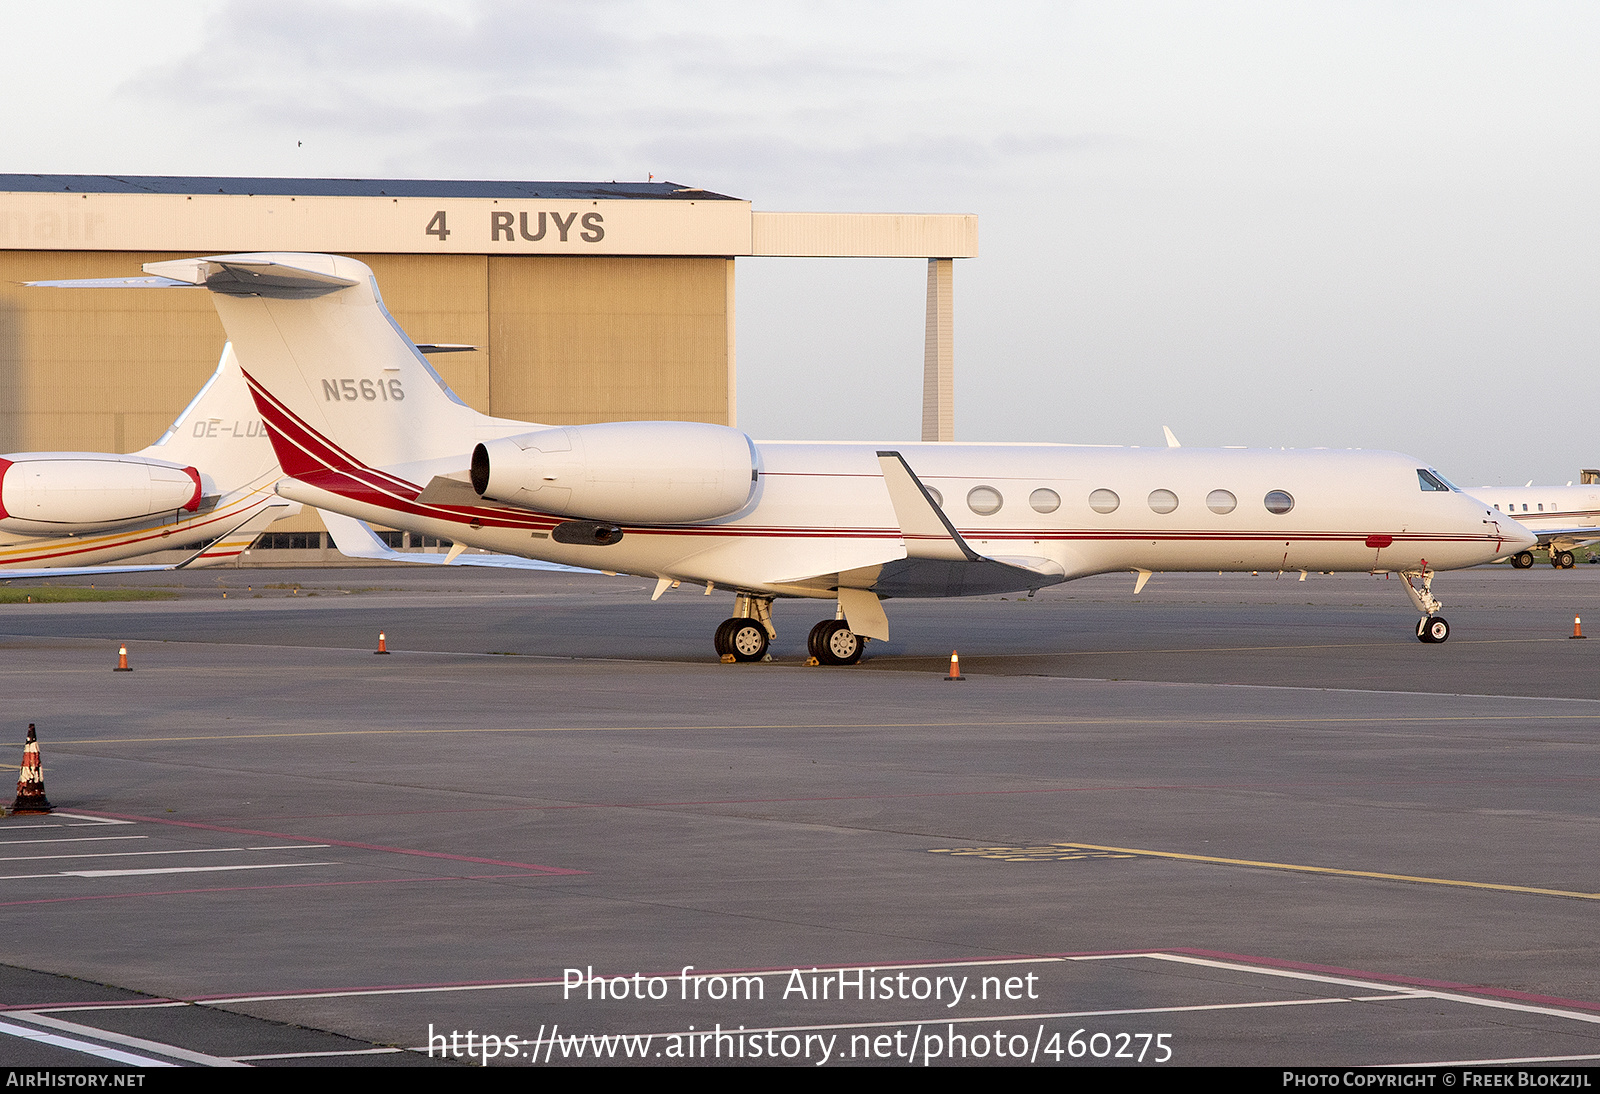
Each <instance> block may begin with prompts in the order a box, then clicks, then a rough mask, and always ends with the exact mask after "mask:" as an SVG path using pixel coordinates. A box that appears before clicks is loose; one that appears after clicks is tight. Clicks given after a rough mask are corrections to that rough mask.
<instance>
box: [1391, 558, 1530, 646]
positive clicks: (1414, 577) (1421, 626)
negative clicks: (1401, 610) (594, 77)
mask: <svg viewBox="0 0 1600 1094" xmlns="http://www.w3.org/2000/svg"><path fill="white" fill-rule="evenodd" d="M1529 565H1530V566H1531V565H1532V563H1531V562H1530V563H1529ZM1400 576H1401V577H1402V578H1404V579H1405V583H1406V592H1408V593H1410V594H1411V602H1412V603H1413V604H1415V605H1416V606H1417V611H1419V612H1421V613H1422V618H1421V619H1419V620H1417V639H1418V640H1419V641H1422V642H1443V641H1445V640H1446V639H1448V638H1449V637H1450V624H1449V623H1448V622H1447V621H1446V620H1445V618H1444V616H1442V615H1440V614H1439V609H1440V608H1442V607H1444V605H1443V604H1441V603H1439V598H1438V597H1436V596H1434V595H1433V571H1432V570H1428V569H1422V570H1407V571H1405V572H1404V573H1402V574H1401V575H1400Z"/></svg>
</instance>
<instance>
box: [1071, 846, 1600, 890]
mask: <svg viewBox="0 0 1600 1094" xmlns="http://www.w3.org/2000/svg"><path fill="white" fill-rule="evenodd" d="M1059 846H1062V847H1081V848H1083V849H1084V850H1088V851H1117V852H1121V853H1122V854H1127V855H1143V856H1148V857H1150V858H1170V859H1178V860H1180V861H1183V862H1210V863H1215V864H1217V865H1219V866H1254V867H1256V868H1258V869H1265V870H1293V871H1295V872H1296V873H1302V874H1331V875H1334V876H1335V877H1362V878H1368V879H1371V880H1374V881H1409V882H1412V883H1414V884H1420V885H1448V886H1451V887H1452V888H1457V889H1492V890H1494V891H1496V892H1502V893H1530V894H1532V895H1534V896H1565V897H1576V898H1578V899H1580V900H1600V893H1578V892H1573V891H1571V890H1569V889H1540V888H1537V887H1535V886H1531V885H1499V884H1496V883H1494V882H1489V881H1457V880H1454V879H1452V878H1442V877H1417V876H1414V875H1412V874H1382V873H1378V872H1376V871H1373V870H1336V869H1334V868H1333V867H1331V866H1301V865H1298V864H1296V863H1292V862H1256V861H1254V860H1253V859H1243V858H1217V857H1215V856H1213V855H1185V854H1180V853H1179V852H1177V851H1150V850H1145V849H1141V848H1137V847H1102V846H1100V845H1099V844H1094V843H1063V844H1060V845H1059Z"/></svg>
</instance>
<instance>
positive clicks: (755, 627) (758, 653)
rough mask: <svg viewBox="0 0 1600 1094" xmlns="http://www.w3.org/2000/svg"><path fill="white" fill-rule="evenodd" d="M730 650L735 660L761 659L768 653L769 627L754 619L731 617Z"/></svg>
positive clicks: (729, 629) (728, 636)
mask: <svg viewBox="0 0 1600 1094" xmlns="http://www.w3.org/2000/svg"><path fill="white" fill-rule="evenodd" d="M728 622H729V623H731V624H733V626H731V627H729V628H728V632H727V643H728V652H729V653H731V654H733V659H734V660H735V661H759V660H761V659H762V658H763V657H765V656H766V655H767V641H768V639H767V628H765V627H763V626H762V625H761V624H760V623H758V622H756V621H755V620H754V619H730V620H728Z"/></svg>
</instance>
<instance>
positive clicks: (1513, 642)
mask: <svg viewBox="0 0 1600 1094" xmlns="http://www.w3.org/2000/svg"><path fill="white" fill-rule="evenodd" d="M1571 637H1572V636H1571V635H1567V634H1563V635H1560V636H1552V637H1550V638H1464V639H1457V640H1455V642H1456V645H1458V646H1525V645H1530V644H1533V643H1538V642H1562V641H1565V640H1567V639H1569V638H1571ZM1393 646H1394V643H1393V642H1324V643H1319V644H1313V643H1305V644H1301V643H1294V644H1284V645H1278V646H1182V647H1178V648H1174V649H1169V650H1167V649H1162V650H1152V649H1128V650H1061V651H1059V652H1056V653H1004V654H994V655H992V656H991V655H986V654H982V653H978V654H974V655H973V656H972V658H971V660H972V661H973V663H974V664H976V663H977V662H980V661H986V660H992V661H998V660H1008V661H1009V660H1018V659H1021V658H1030V657H1031V658H1038V657H1053V658H1061V657H1116V656H1121V655H1125V654H1149V653H1263V652H1268V651H1271V650H1367V649H1379V648H1382V647H1393ZM1408 648H1409V647H1408Z"/></svg>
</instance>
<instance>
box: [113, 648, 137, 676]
mask: <svg viewBox="0 0 1600 1094" xmlns="http://www.w3.org/2000/svg"><path fill="white" fill-rule="evenodd" d="M111 671H112V672H132V671H133V670H132V669H131V668H129V667H128V647H127V646H119V647H118V648H117V667H116V668H114V669H112V670H111Z"/></svg>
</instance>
